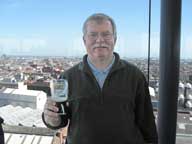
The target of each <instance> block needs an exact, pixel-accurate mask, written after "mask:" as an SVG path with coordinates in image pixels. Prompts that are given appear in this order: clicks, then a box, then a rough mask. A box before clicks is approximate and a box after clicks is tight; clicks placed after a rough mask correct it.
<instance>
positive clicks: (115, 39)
mask: <svg viewBox="0 0 192 144" xmlns="http://www.w3.org/2000/svg"><path fill="white" fill-rule="evenodd" d="M116 41H117V36H116V37H115V38H114V42H115V44H116Z"/></svg>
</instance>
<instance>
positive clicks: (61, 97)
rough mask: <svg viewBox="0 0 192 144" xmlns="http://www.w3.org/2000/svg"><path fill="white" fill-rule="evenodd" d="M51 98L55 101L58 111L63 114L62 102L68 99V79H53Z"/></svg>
mask: <svg viewBox="0 0 192 144" xmlns="http://www.w3.org/2000/svg"><path fill="white" fill-rule="evenodd" d="M51 98H52V100H53V101H55V102H56V105H57V107H58V108H59V111H58V113H59V114H60V115H65V114H66V112H65V108H64V104H65V102H66V101H67V100H68V81H67V80H66V79H57V80H54V81H53V89H52V94H51Z"/></svg>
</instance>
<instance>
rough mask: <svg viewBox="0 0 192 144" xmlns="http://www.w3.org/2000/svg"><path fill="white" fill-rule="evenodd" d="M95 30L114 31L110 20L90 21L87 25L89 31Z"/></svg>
mask: <svg viewBox="0 0 192 144" xmlns="http://www.w3.org/2000/svg"><path fill="white" fill-rule="evenodd" d="M93 29H104V30H106V31H112V30H113V28H112V25H111V23H110V21H108V20H103V21H100V22H98V21H89V22H88V23H87V30H88V31H89V30H93Z"/></svg>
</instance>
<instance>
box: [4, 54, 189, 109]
mask: <svg viewBox="0 0 192 144" xmlns="http://www.w3.org/2000/svg"><path fill="white" fill-rule="evenodd" d="M123 59H125V60H126V61H128V62H130V63H132V64H134V65H136V66H137V67H138V68H139V69H140V70H141V71H142V72H143V73H144V75H145V76H146V78H147V74H148V59H147V58H123ZM81 60H82V58H78V57H56V56H55V57H54V56H52V57H47V56H44V57H43V56H42V57H40V56H7V55H5V54H3V55H1V56H0V89H1V88H3V87H4V88H5V87H6V88H18V82H23V83H24V84H25V85H27V89H32V90H43V91H44V92H45V93H46V94H47V95H48V96H50V95H51V90H50V87H49V85H50V80H52V79H58V78H59V76H60V74H61V73H62V72H64V71H66V70H67V69H69V68H70V67H72V66H74V65H76V64H77V63H79V62H80V61H81ZM179 81H180V82H179V96H178V104H179V106H181V107H184V108H192V86H191V84H192V59H181V61H180V77H179ZM43 86H44V88H43ZM149 86H150V87H149V90H150V94H151V96H152V99H157V100H158V97H159V95H158V86H159V60H158V59H157V58H151V59H150V71H149Z"/></svg>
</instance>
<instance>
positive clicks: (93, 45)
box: [83, 20, 115, 60]
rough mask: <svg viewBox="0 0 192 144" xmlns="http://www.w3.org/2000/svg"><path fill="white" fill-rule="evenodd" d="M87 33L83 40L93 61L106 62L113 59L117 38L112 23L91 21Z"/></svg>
mask: <svg viewBox="0 0 192 144" xmlns="http://www.w3.org/2000/svg"><path fill="white" fill-rule="evenodd" d="M86 30H87V33H86V34H85V35H84V37H83V40H84V44H85V47H86V50H87V53H88V56H89V57H90V58H91V59H92V60H106V59H109V58H111V57H112V55H113V49H114V46H115V38H114V35H113V29H112V25H111V23H110V21H107V20H104V21H101V22H99V23H98V22H96V21H89V22H88V23H87V29H86Z"/></svg>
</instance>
